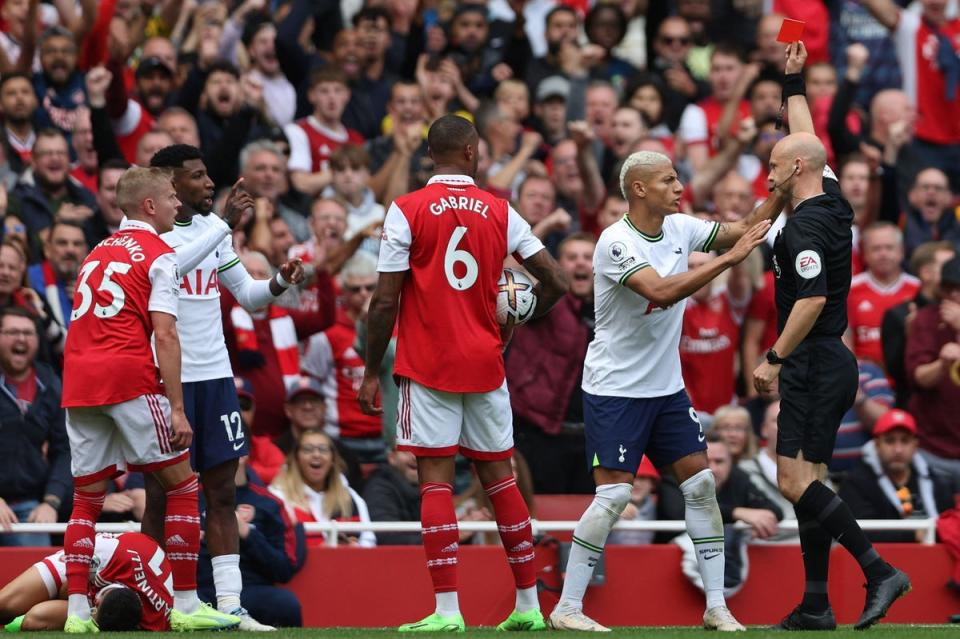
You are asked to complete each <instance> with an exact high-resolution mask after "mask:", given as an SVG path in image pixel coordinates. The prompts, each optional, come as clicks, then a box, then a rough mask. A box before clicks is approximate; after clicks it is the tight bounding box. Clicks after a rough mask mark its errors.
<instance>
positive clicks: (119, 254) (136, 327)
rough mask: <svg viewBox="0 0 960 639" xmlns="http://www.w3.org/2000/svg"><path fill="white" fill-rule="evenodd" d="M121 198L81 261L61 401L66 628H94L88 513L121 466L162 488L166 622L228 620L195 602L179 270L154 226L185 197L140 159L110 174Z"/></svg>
mask: <svg viewBox="0 0 960 639" xmlns="http://www.w3.org/2000/svg"><path fill="white" fill-rule="evenodd" d="M117 203H118V205H119V206H120V208H121V209H122V210H123V212H124V213H125V214H126V216H127V220H126V221H125V222H124V223H123V224H121V226H120V230H119V231H118V232H117V233H115V234H114V235H112V236H110V237H109V238H107V239H106V240H104V241H103V242H101V243H100V244H98V245H97V246H96V248H94V249H93V251H91V252H90V255H89V256H87V259H86V260H84V262H83V265H82V266H81V267H80V272H79V275H78V278H77V283H76V287H75V288H76V293H75V297H74V303H73V313H72V314H71V324H70V333H69V334H68V336H67V343H66V347H65V349H64V371H63V406H64V407H65V408H66V409H67V410H66V421H67V434H68V436H69V438H70V453H71V457H72V467H73V468H72V470H73V476H74V497H73V512H72V514H71V515H70V521H69V523H68V524H67V531H66V535H65V536H64V561H65V563H66V575H67V589H68V594H69V597H68V614H67V621H66V624H65V625H64V630H65V631H66V632H71V633H83V632H96V624H95V623H94V622H93V620H92V619H91V617H90V604H89V601H88V600H87V578H88V573H89V568H90V564H91V561H92V559H93V554H94V542H93V539H94V522H96V521H97V518H98V516H99V515H100V511H101V510H102V508H103V500H104V496H105V491H106V484H107V481H108V480H109V479H111V478H113V477H116V476H118V475H120V474H121V473H123V472H124V471H125V470H139V471H142V472H147V473H153V474H154V476H155V477H156V478H157V479H158V480H159V482H160V483H161V484H162V485H163V487H164V489H165V490H166V493H167V508H166V518H165V529H164V536H165V537H166V544H165V545H166V547H167V548H168V549H169V550H170V555H169V559H170V563H171V565H172V569H173V587H174V591H175V592H174V594H175V604H174V611H173V612H172V613H171V625H172V626H173V627H174V629H175V630H176V629H184V630H185V629H202V628H207V629H222V628H229V627H234V626H236V625H237V624H239V623H240V619H239V618H237V617H234V616H232V615H225V614H223V613H220V612H218V611H216V610H214V609H212V608H211V607H210V606H208V605H206V604H201V603H200V600H199V599H198V598H197V593H196V565H197V554H198V552H199V549H200V517H199V512H198V509H197V487H198V486H197V477H196V475H195V474H194V472H193V470H192V469H191V468H190V458H189V453H188V452H187V448H189V446H190V441H191V439H192V435H193V433H192V430H191V428H190V423H189V422H188V421H187V417H186V415H185V414H184V408H183V406H184V404H183V391H182V388H181V385H180V340H179V338H178V336H177V325H176V319H177V296H178V293H179V290H180V274H179V268H178V266H177V257H176V254H175V253H174V251H173V249H171V248H170V247H169V246H168V245H167V243H166V242H164V241H163V240H162V239H161V238H160V235H159V233H164V232H167V231H170V230H172V229H173V221H174V218H175V216H176V214H177V210H178V208H179V207H180V201H179V200H178V199H177V194H176V191H175V190H174V187H173V182H172V180H171V176H170V174H169V173H168V172H167V171H165V170H163V169H156V168H149V169H147V168H139V167H135V168H132V169H128V170H127V171H126V172H125V173H124V174H123V176H121V178H120V181H119V182H118V183H117ZM151 336H152V337H153V338H154V343H155V348H156V362H157V365H156V366H155V365H154V351H153V349H151ZM157 367H159V372H160V375H159V377H158V376H157ZM160 380H162V381H163V385H162V386H161V384H160Z"/></svg>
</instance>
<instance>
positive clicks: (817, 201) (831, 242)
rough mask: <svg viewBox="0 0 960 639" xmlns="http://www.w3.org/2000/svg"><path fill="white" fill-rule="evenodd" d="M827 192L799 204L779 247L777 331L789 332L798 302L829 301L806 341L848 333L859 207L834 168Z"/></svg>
mask: <svg viewBox="0 0 960 639" xmlns="http://www.w3.org/2000/svg"><path fill="white" fill-rule="evenodd" d="M823 191H824V193H823V194H822V195H818V196H816V197H812V198H810V199H807V200H804V201H803V202H801V203H800V204H799V205H797V207H796V209H794V212H793V215H792V216H791V217H790V219H788V220H787V223H786V225H785V226H784V227H783V229H782V230H781V231H780V232H779V233H778V234H777V238H776V240H775V241H774V243H773V269H774V275H775V276H776V288H775V291H776V302H777V333H782V332H783V327H784V326H785V325H786V323H787V317H788V316H789V315H790V311H791V310H792V309H793V304H794V302H796V301H797V300H798V299H801V298H804V297H819V296H824V297H826V298H827V303H826V305H825V306H824V307H823V311H822V312H821V313H820V316H819V317H818V318H817V321H816V323H815V324H814V325H813V328H812V329H811V330H810V333H809V334H808V335H807V337H806V338H805V339H811V338H817V337H841V336H842V335H843V332H844V331H845V330H846V329H847V294H848V293H849V292H850V277H851V262H850V260H851V251H852V245H853V236H852V231H851V230H850V227H851V226H852V225H853V209H852V208H851V207H850V204H849V203H848V202H847V201H846V200H845V199H844V198H843V196H842V195H841V193H840V184H839V183H838V182H837V179H836V176H835V175H834V173H833V171H832V170H830V168H829V167H827V168H826V169H824V175H823Z"/></svg>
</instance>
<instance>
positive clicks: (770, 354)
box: [767, 348, 787, 365]
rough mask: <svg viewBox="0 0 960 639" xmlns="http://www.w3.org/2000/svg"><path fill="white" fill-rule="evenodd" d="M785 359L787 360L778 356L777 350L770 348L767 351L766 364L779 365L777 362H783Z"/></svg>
mask: <svg viewBox="0 0 960 639" xmlns="http://www.w3.org/2000/svg"><path fill="white" fill-rule="evenodd" d="M785 361H787V360H785V359H784V358H782V357H780V356H779V355H777V351H775V350H773V349H772V348H771V349H770V350H768V351H767V363H768V364H778V365H779V364H783V363H784V362H785Z"/></svg>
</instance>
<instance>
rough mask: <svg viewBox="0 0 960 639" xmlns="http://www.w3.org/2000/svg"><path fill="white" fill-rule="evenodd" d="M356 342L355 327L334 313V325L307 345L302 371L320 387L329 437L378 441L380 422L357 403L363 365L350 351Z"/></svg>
mask: <svg viewBox="0 0 960 639" xmlns="http://www.w3.org/2000/svg"><path fill="white" fill-rule="evenodd" d="M356 340H357V328H356V324H355V323H354V321H353V320H351V319H350V318H349V317H347V314H346V313H345V312H343V310H338V312H337V323H336V324H334V325H333V326H331V327H330V328H328V329H327V330H325V331H324V332H322V333H318V334H317V335H314V336H313V337H311V338H310V341H309V342H307V351H306V353H305V354H304V357H303V364H302V368H303V370H304V371H306V372H307V373H309V374H310V375H312V376H313V377H315V378H317V380H318V381H319V382H320V383H321V384H322V385H323V393H324V399H325V402H326V407H327V412H326V420H327V432H328V433H330V435H332V436H334V437H380V436H381V435H382V434H383V420H382V419H381V418H380V417H379V416H377V415H366V414H364V413H363V411H361V410H360V403H359V402H357V392H358V391H359V390H360V384H361V383H362V382H363V371H364V364H363V359H362V358H361V357H360V354H359V353H357V351H356V350H355V349H354V348H353V345H354V342H356Z"/></svg>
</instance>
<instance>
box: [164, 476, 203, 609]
mask: <svg viewBox="0 0 960 639" xmlns="http://www.w3.org/2000/svg"><path fill="white" fill-rule="evenodd" d="M197 487H198V482H197V476H196V475H193V476H191V477H190V478H189V479H186V480H184V481H183V482H181V483H179V484H177V485H176V486H174V487H172V488H170V489H168V490H167V513H166V516H165V517H164V520H163V522H164V528H163V536H164V537H165V538H166V542H165V543H164V550H166V552H167V559H169V560H170V568H171V570H172V572H173V589H174V590H196V588H197V556H198V555H199V553H200V511H199V508H198V506H197Z"/></svg>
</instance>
